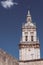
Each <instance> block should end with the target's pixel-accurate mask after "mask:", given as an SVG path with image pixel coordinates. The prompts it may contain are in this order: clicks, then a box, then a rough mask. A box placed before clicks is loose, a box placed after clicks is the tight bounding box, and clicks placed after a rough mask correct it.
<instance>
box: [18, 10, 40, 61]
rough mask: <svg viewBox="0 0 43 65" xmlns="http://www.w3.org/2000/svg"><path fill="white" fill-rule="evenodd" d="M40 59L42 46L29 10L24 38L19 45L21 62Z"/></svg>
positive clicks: (23, 32) (23, 28) (24, 27)
mask: <svg viewBox="0 0 43 65" xmlns="http://www.w3.org/2000/svg"><path fill="white" fill-rule="evenodd" d="M34 59H40V44H39V40H38V38H37V31H36V25H35V24H34V23H33V22H32V18H31V14H30V11H29V10H28V14H27V18H26V23H25V24H24V25H22V38H21V41H20V44H19V60H20V61H27V60H34Z"/></svg>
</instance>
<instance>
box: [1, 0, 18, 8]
mask: <svg viewBox="0 0 43 65" xmlns="http://www.w3.org/2000/svg"><path fill="white" fill-rule="evenodd" d="M1 5H2V6H3V7H4V8H10V7H12V6H13V5H18V3H16V2H13V1H12V0H6V1H1Z"/></svg>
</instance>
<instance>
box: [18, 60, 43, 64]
mask: <svg viewBox="0 0 43 65" xmlns="http://www.w3.org/2000/svg"><path fill="white" fill-rule="evenodd" d="M19 65H43V60H41V59H40V60H31V61H22V62H21V61H20V62H19Z"/></svg>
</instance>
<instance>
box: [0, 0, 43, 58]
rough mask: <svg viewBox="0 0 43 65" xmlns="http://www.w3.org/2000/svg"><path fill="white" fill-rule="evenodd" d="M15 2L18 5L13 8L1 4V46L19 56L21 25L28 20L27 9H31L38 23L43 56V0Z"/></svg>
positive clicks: (18, 0)
mask: <svg viewBox="0 0 43 65" xmlns="http://www.w3.org/2000/svg"><path fill="white" fill-rule="evenodd" d="M0 2H1V0H0ZM15 2H17V3H18V5H13V6H12V7H11V8H4V7H3V6H2V5H1V4H0V48H2V49H4V50H5V51H6V52H8V53H9V54H11V55H12V56H15V57H16V58H18V57H19V52H18V50H19V47H18V44H19V42H20V38H21V27H22V24H23V23H25V22H26V15H27V11H28V10H30V12H31V15H32V20H33V22H34V23H36V25H37V33H38V37H39V40H40V48H41V58H43V0H15Z"/></svg>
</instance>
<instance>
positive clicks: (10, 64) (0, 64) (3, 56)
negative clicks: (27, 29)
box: [0, 49, 18, 65]
mask: <svg viewBox="0 0 43 65" xmlns="http://www.w3.org/2000/svg"><path fill="white" fill-rule="evenodd" d="M0 65H18V60H16V59H15V58H14V57H12V56H11V55H9V54H8V53H6V52H5V51H3V50H2V49H0Z"/></svg>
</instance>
